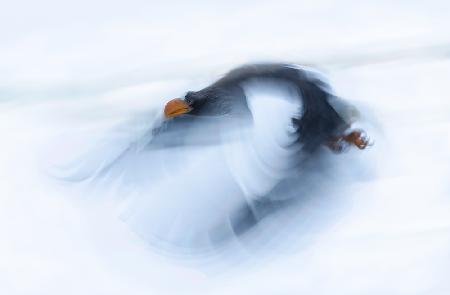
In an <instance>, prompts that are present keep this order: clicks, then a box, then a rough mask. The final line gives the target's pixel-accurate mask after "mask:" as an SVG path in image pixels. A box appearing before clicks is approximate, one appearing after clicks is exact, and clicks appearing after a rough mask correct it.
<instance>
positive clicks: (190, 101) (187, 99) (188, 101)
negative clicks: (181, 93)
mask: <svg viewBox="0 0 450 295" xmlns="http://www.w3.org/2000/svg"><path fill="white" fill-rule="evenodd" d="M184 101H185V102H186V103H187V104H188V105H192V102H193V101H192V99H191V98H189V97H185V98H184Z"/></svg>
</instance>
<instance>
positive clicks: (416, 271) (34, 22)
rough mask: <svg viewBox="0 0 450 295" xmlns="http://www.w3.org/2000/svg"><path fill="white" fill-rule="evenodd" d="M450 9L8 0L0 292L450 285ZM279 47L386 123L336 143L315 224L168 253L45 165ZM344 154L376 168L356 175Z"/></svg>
mask: <svg viewBox="0 0 450 295" xmlns="http://www.w3.org/2000/svg"><path fill="white" fill-rule="evenodd" d="M449 11H450V3H449V2H448V1H242V2H241V1H221V2H215V1H204V2H199V1H164V2H156V1H127V2H124V1H121V2H119V1H84V0H81V1H71V2H67V1H66V2H61V1H48V0H43V1H34V2H33V1H20V0H18V1H14V2H11V1H10V2H9V3H3V5H2V8H1V10H0V69H1V71H0V110H1V111H0V134H1V135H2V136H1V138H2V140H1V148H0V150H1V153H0V293H1V294H14V295H15V294H155V295H156V294H448V293H449V292H450V282H449V279H448V273H449V272H450V251H449V250H450V215H449V212H450V179H449V177H450V97H449V96H450V91H449V90H448V83H449V78H450V59H448V57H449V56H450V39H449V38H450V37H449V36H450V29H449V28H450V18H449V15H450V14H449ZM273 60H283V61H290V62H298V63H306V64H313V65H316V66H317V67H318V68H320V69H322V70H323V71H324V72H325V73H326V75H327V76H328V78H329V80H330V82H331V84H332V85H333V87H334V89H335V91H336V92H337V93H338V94H339V95H341V96H343V97H346V98H348V99H350V100H351V101H353V102H354V103H355V104H356V105H358V106H360V107H361V110H362V112H363V113H364V114H365V115H366V117H367V118H368V119H367V120H368V121H370V122H371V125H372V126H373V128H372V129H373V131H374V134H375V135H376V136H375V141H376V145H375V146H374V147H373V148H372V149H370V150H368V151H366V152H354V153H350V154H347V155H343V156H342V158H341V161H342V162H345V163H347V164H346V165H347V166H346V167H347V168H346V169H343V170H342V171H341V172H342V174H343V175H339V176H336V177H337V178H339V182H340V183H341V185H340V186H336V190H337V191H334V192H333V194H331V197H329V198H330V199H331V201H330V204H332V205H329V206H326V205H324V203H328V202H326V200H325V201H324V200H323V199H322V200H321V201H320V202H318V203H319V204H317V206H318V207H315V205H314V203H313V204H311V205H310V206H309V207H308V210H306V211H305V212H302V213H303V214H304V215H302V217H303V216H304V218H305V220H308V226H309V228H310V230H308V231H307V232H306V233H307V234H305V235H304V236H300V237H298V238H297V240H296V241H295V243H294V244H295V245H292V247H286V246H285V247H283V251H281V253H278V254H274V255H270V257H267V256H264V257H263V258H261V260H263V261H258V256H256V257H253V258H252V259H251V260H250V262H248V263H244V265H242V263H232V264H231V265H227V266H226V267H221V268H220V269H219V270H217V269H215V270H211V269H209V268H207V269H206V270H205V268H203V267H196V266H192V265H190V264H186V263H184V262H180V261H178V260H176V259H175V260H174V259H172V258H168V257H167V256H165V255H161V254H160V253H158V252H157V251H153V249H151V247H149V246H148V244H147V243H146V241H145V240H144V239H142V238H141V237H140V236H139V235H136V234H135V233H134V232H133V231H131V230H130V228H129V226H128V225H127V223H126V222H124V221H123V220H122V219H121V218H119V217H118V215H120V214H119V213H118V212H120V208H118V207H119V206H118V204H119V203H120V202H118V201H117V199H114V198H108V193H105V194H101V195H100V194H99V195H98V196H97V198H92V196H90V195H85V194H84V192H85V191H84V190H83V189H82V188H79V187H77V186H76V185H66V184H64V183H59V182H57V181H55V180H54V179H52V177H49V173H48V170H46V169H45V168H43V167H47V165H48V163H50V162H58V161H59V159H61V158H67V157H74V159H76V158H77V155H76V154H77V152H78V153H81V154H82V153H83V151H85V150H90V149H96V148H98V149H100V150H102V146H103V147H104V146H108V147H112V146H117V145H120V143H121V140H122V139H121V138H114V140H112V139H110V138H108V140H112V141H108V140H106V139H105V134H108V132H110V131H111V130H117V128H119V129H120V128H124V129H123V130H122V131H121V132H119V133H120V134H128V135H130V134H132V135H138V134H140V132H142V130H141V129H142V128H144V127H145V126H146V123H145V120H146V118H150V117H151V114H152V110H155V109H158V108H159V107H161V106H163V104H164V102H165V101H166V100H167V99H170V98H173V97H177V96H179V95H180V94H182V93H184V92H185V91H186V90H191V89H199V88H201V87H202V86H204V85H206V84H207V83H208V82H210V81H213V80H214V79H216V78H217V77H218V76H220V75H221V74H223V73H224V72H225V71H227V70H228V69H230V68H231V67H233V66H235V65H238V64H240V63H246V62H252V61H273ZM149 113H150V114H149ZM133 120H135V121H138V123H130V122H135V121H133ZM124 122H126V124H123V123H124ZM142 122H144V123H142ZM124 126H126V127H124ZM130 126H131V127H130ZM147 127H148V126H147ZM130 128H131V129H132V130H131V131H130ZM144 129H145V128H144ZM72 134H74V136H73V138H74V140H72V141H68V140H67V138H69V137H71V135H72ZM76 134H83V135H84V137H79V136H75V135H76ZM62 138H64V143H62V144H61V139H62ZM100 154H101V153H100ZM342 159H343V160H342ZM100 160H101V159H100ZM344 160H349V161H350V163H351V161H356V162H358V163H365V165H367V167H366V168H367V169H363V171H365V172H364V173H363V175H357V176H358V177H355V174H359V172H360V170H358V171H349V170H351V169H352V168H351V164H348V161H344ZM348 167H350V168H348ZM350 179H351V181H350ZM345 180H348V181H345ZM342 183H343V184H344V185H342ZM110 190H111V191H115V188H114V187H111V188H110ZM331 190H334V189H331ZM103 192H104V191H103ZM318 212H319V213H318ZM323 218H326V220H328V222H325V225H323V224H322V222H320V223H321V224H320V225H318V224H316V222H317V223H319V220H320V221H322V219H323ZM302 233H303V234H304V233H305V231H302ZM216 263H217V261H216Z"/></svg>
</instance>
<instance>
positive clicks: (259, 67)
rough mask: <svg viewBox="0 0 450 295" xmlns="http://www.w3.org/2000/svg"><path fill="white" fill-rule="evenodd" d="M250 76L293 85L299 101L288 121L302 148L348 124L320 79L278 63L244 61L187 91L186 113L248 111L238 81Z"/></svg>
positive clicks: (320, 141)
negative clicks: (203, 85) (331, 102)
mask: <svg viewBox="0 0 450 295" xmlns="http://www.w3.org/2000/svg"><path fill="white" fill-rule="evenodd" d="M254 79H258V80H271V81H275V82H277V81H278V82H283V83H289V84H291V85H292V86H294V89H295V90H296V91H297V92H298V97H299V98H300V99H301V100H302V103H301V109H300V110H299V115H298V116H297V117H294V118H292V123H293V125H294V127H295V130H296V133H297V135H298V142H300V143H301V144H302V146H303V148H302V149H303V151H307V152H313V151H315V150H316V149H317V148H318V147H319V146H320V145H321V144H323V143H325V142H327V141H330V140H332V139H333V138H337V137H339V136H340V135H342V134H343V133H344V131H345V130H346V129H348V128H349V127H350V126H349V124H348V123H347V122H346V120H345V119H344V118H343V117H341V116H340V115H339V114H338V113H337V112H336V110H335V109H334V108H333V106H332V105H331V104H330V100H331V99H333V98H334V95H333V94H332V93H331V90H330V87H329V86H328V85H327V84H326V83H325V82H324V81H323V80H321V79H320V78H318V77H317V76H316V75H313V74H311V72H309V71H307V70H304V69H301V68H299V67H294V66H292V65H289V64H279V63H273V64H250V65H244V66H241V67H238V68H236V69H234V70H232V71H230V72H229V73H227V74H226V75H225V76H224V77H222V78H221V79H219V80H218V81H216V82H214V83H213V84H211V85H210V86H207V87H205V88H203V89H201V90H199V91H189V92H187V93H186V95H185V96H184V101H185V102H186V103H187V104H189V106H190V107H191V108H192V110H191V111H190V112H189V116H190V117H191V116H193V117H194V118H195V117H202V116H223V115H242V114H250V112H249V110H248V106H247V101H246V97H245V93H244V90H243V86H242V85H243V84H244V83H245V82H248V81H250V80H254ZM191 118H192V117H191ZM175 119H178V120H179V118H175Z"/></svg>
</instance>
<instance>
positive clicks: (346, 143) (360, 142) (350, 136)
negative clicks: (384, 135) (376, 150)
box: [326, 129, 373, 153]
mask: <svg viewBox="0 0 450 295" xmlns="http://www.w3.org/2000/svg"><path fill="white" fill-rule="evenodd" d="M352 145H354V146H356V147H357V148H359V149H360V150H363V149H365V148H366V147H368V146H371V145H373V142H371V141H370V139H369V137H368V136H367V134H366V132H365V131H364V130H361V129H357V130H352V131H351V132H349V133H347V134H344V135H342V136H340V137H336V138H333V139H332V140H330V141H328V142H327V143H326V146H327V147H328V148H330V149H331V150H332V151H334V152H337V153H340V152H343V151H345V150H347V149H348V148H349V147H350V146H352Z"/></svg>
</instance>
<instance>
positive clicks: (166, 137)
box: [72, 63, 371, 254]
mask: <svg viewBox="0 0 450 295" xmlns="http://www.w3.org/2000/svg"><path fill="white" fill-rule="evenodd" d="M157 108H161V109H158V112H156V113H157V114H158V115H157V118H156V119H155V118H151V119H150V120H149V121H152V122H154V123H153V124H152V125H151V126H148V129H146V131H145V132H144V133H143V134H142V136H139V137H138V138H137V140H136V141H131V142H130V143H129V145H124V146H125V148H124V149H123V151H122V152H118V153H117V152H116V148H117V147H116V146H113V145H111V146H109V145H108V146H107V147H106V148H105V149H103V150H101V152H100V153H98V154H97V153H96V154H95V155H94V156H92V157H91V159H89V160H86V161H84V162H87V163H89V164H91V163H94V164H95V163H96V162H100V164H101V166H100V167H97V166H95V165H93V167H94V168H95V169H83V170H82V171H81V177H78V175H77V178H75V177H72V179H88V180H89V184H91V185H93V186H95V192H96V195H97V194H99V193H98V192H99V191H102V189H104V190H105V191H107V192H108V194H113V195H117V196H118V198H117V199H120V200H124V208H125V209H124V212H123V214H122V215H121V218H122V219H123V220H124V221H125V222H126V223H127V224H128V225H129V226H130V228H131V229H132V230H133V231H134V232H135V233H137V234H138V235H139V236H140V237H142V238H143V239H144V240H146V241H148V242H149V244H151V245H152V246H154V247H155V248H157V249H158V251H160V250H162V251H164V252H166V251H167V252H176V253H178V254H179V251H181V252H183V253H190V254H193V253H210V252H211V251H213V252H215V251H219V249H222V248H223V246H224V245H231V244H233V241H235V240H239V241H240V243H241V242H242V243H247V242H249V241H250V243H248V244H246V245H248V246H250V245H254V244H255V243H253V242H252V241H256V240H258V241H261V243H259V242H257V243H256V244H261V245H263V244H264V243H265V242H263V241H267V240H268V239H272V238H275V236H277V235H281V234H283V233H282V232H285V231H286V230H289V228H290V226H289V224H290V222H291V220H296V215H297V211H296V210H295V208H298V207H302V206H303V205H304V204H307V203H308V200H309V199H311V198H315V197H318V199H320V197H321V196H322V195H323V189H324V187H328V186H330V187H331V186H332V185H327V179H329V177H328V176H329V175H330V173H329V171H330V169H333V168H334V166H335V165H333V163H332V162H331V161H329V160H330V156H333V155H334V154H339V153H342V152H344V151H346V150H348V149H349V148H351V147H353V146H354V147H356V148H359V149H365V148H366V147H368V146H370V145H371V143H370V141H369V139H368V137H367V135H366V133H365V132H364V130H362V129H355V128H354V127H353V123H354V122H355V121H356V120H357V119H358V118H359V111H358V110H357V109H356V108H355V107H354V106H352V105H351V104H350V103H349V102H347V101H346V100H345V99H342V98H340V97H338V96H337V95H335V94H334V93H333V90H332V89H331V86H330V85H329V83H327V82H326V79H325V78H324V77H323V75H322V74H320V73H319V72H317V71H316V70H314V69H311V68H308V67H305V66H301V65H296V64H287V63H258V64H246V65H242V66H239V67H237V68H235V69H232V70H231V71H229V72H228V73H226V74H225V75H223V76H222V77H221V78H219V79H218V80H216V81H215V82H213V83H212V84H210V85H208V86H206V87H204V88H202V89H200V90H197V91H187V92H185V94H183V95H181V96H180V97H178V98H173V99H169V100H167V101H166V100H165V99H164V100H163V101H161V105H160V106H157ZM328 150H331V153H329V152H328ZM110 154H112V155H113V156H112V160H103V159H104V157H106V156H109V155H110ZM116 155H118V156H116ZM97 158H98V159H100V160H102V161H93V160H92V159H97ZM335 159H336V158H335ZM80 162H81V161H80ZM85 171H87V172H85ZM90 171H92V173H91V172H90ZM317 188H319V189H317ZM319 191H320V192H319ZM124 195H126V196H124ZM322 197H323V196H322ZM306 206H307V205H306ZM273 216H277V218H271V217H273ZM268 220H270V222H269V221H268ZM263 221H264V222H263ZM274 228H277V230H275V231H276V232H277V234H275V233H274ZM244 241H246V242H244Z"/></svg>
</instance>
